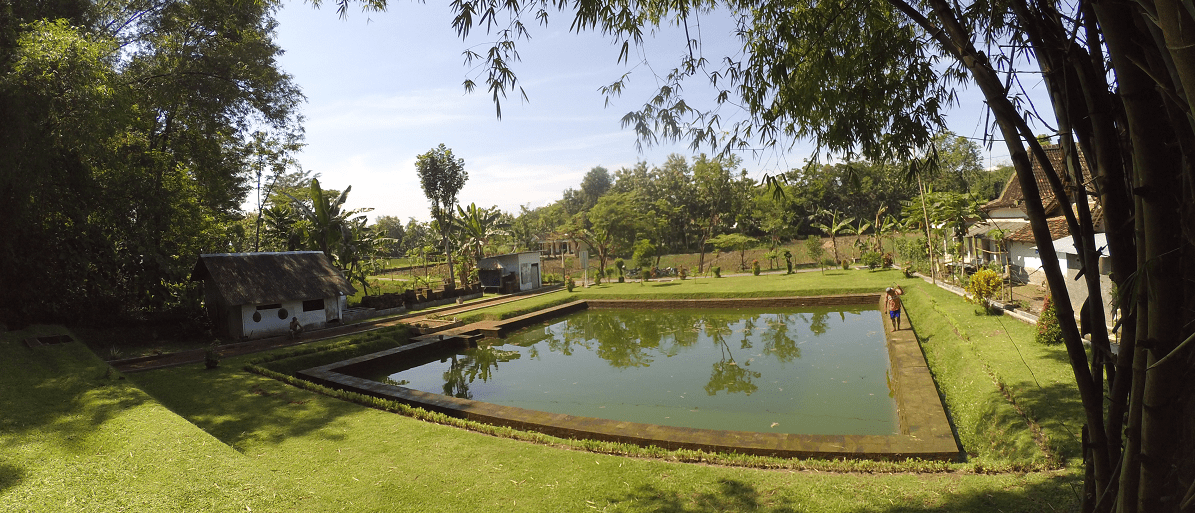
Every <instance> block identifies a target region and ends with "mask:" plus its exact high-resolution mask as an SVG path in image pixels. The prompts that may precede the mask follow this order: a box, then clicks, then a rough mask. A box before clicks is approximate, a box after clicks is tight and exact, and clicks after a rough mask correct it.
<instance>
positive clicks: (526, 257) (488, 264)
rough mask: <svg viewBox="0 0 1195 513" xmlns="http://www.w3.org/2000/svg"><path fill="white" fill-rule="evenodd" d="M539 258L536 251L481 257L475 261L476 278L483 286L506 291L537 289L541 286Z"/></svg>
mask: <svg viewBox="0 0 1195 513" xmlns="http://www.w3.org/2000/svg"><path fill="white" fill-rule="evenodd" d="M539 259H540V253H539V252H538V251H524V252H522V253H510V254H506V255H497V256H492V257H488V258H482V259H481V260H478V261H477V278H478V279H479V280H481V286H482V287H483V288H487V289H498V290H499V291H501V292H506V293H510V292H521V291H524V290H531V289H538V288H540V287H541V286H543V279H542V277H541V275H540V266H539ZM504 285H505V286H504ZM511 289H513V290H511Z"/></svg>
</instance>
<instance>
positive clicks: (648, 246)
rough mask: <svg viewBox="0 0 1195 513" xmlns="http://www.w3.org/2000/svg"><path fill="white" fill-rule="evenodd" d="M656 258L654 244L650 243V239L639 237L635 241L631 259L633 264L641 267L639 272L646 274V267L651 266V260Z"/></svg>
mask: <svg viewBox="0 0 1195 513" xmlns="http://www.w3.org/2000/svg"><path fill="white" fill-rule="evenodd" d="M655 258H656V245H655V244H652V242H651V241H650V240H647V239H639V240H637V241H635V253H634V254H633V255H632V256H631V259H632V260H634V261H635V266H636V267H639V268H640V269H641V271H640V272H641V273H644V274H645V275H646V274H648V269H650V268H651V262H652V260H653V259H655Z"/></svg>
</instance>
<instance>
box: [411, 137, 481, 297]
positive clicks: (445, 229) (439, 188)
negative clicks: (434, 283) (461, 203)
mask: <svg viewBox="0 0 1195 513" xmlns="http://www.w3.org/2000/svg"><path fill="white" fill-rule="evenodd" d="M415 170H416V171H417V172H418V174H419V186H420V187H421V188H423V195H424V196H426V197H427V199H428V201H430V202H431V214H432V218H433V219H435V228H436V230H437V231H438V232H439V233H440V237H441V239H442V241H443V249H444V254H445V255H448V258H449V260H450V261H451V259H452V249H451V247H450V245H449V244H450V240H451V238H452V231H453V223H452V218H453V215H452V214H453V208H454V207H455V206H456V196H457V194H458V193H460V191H461V188H462V187H464V186H465V182H466V181H468V180H469V173H468V172H467V171H465V159H463V158H459V157H456V156H455V155H453V153H452V150H451V149H449V148H448V147H447V146H444V144H443V143H440V145H439V146H436V147H435V148H432V149H431V150H428V152H427V153H424V154H421V155H418V156H416V157H415ZM454 272H455V270H454V269H453V268H452V266H451V265H449V266H448V273H449V280H451V281H455V277H453V276H452V274H453V273H454Z"/></svg>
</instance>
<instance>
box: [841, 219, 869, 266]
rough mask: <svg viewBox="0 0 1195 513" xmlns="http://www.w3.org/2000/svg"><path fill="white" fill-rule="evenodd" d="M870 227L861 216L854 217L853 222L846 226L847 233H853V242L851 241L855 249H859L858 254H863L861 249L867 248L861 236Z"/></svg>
mask: <svg viewBox="0 0 1195 513" xmlns="http://www.w3.org/2000/svg"><path fill="white" fill-rule="evenodd" d="M870 229H871V223H869V222H867V221H864V220H863V219H862V218H859V219H856V220H855V224H854V225H852V226H848V227H846V234H847V235H854V236H855V242H853V243H852V245H853V246H855V249H858V250H859V256H860V257H862V256H863V251H864V250H865V249H867V242H866V241H864V240H863V236H864V235H866V234H867V231H868V230H870Z"/></svg>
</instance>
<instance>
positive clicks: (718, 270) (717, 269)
mask: <svg viewBox="0 0 1195 513" xmlns="http://www.w3.org/2000/svg"><path fill="white" fill-rule="evenodd" d="M711 270H712V271H714V277H715V278H721V277H722V268H721V267H719V266H714V267H712V268H711Z"/></svg>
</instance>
